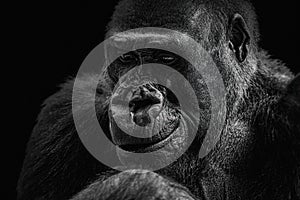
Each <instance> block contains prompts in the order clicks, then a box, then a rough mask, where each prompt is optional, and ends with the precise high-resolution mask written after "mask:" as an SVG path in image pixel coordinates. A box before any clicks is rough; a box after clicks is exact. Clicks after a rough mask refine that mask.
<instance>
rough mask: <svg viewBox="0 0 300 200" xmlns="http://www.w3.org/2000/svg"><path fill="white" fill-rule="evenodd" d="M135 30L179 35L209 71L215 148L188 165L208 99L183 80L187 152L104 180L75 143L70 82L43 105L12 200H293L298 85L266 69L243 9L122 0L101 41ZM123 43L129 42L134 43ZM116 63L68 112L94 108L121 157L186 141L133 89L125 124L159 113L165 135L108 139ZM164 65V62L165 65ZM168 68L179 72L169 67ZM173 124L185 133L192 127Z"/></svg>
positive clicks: (274, 66) (169, 109)
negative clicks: (221, 108)
mask: <svg viewBox="0 0 300 200" xmlns="http://www.w3.org/2000/svg"><path fill="white" fill-rule="evenodd" d="M143 26H144V27H147V26H148V27H164V28H169V29H173V30H177V31H180V32H182V33H186V34H188V35H189V36H190V37H192V38H194V39H195V40H196V41H197V42H199V43H200V44H201V45H202V46H203V47H204V48H205V49H206V51H207V52H209V54H210V55H211V57H212V58H213V60H214V62H215V63H216V64H217V67H218V69H219V70H220V73H221V74H222V77H223V79H224V84H225V87H226V100H227V115H226V123H225V125H224V128H223V130H222V133H221V138H220V140H219V141H218V143H217V145H216V146H215V148H214V149H213V150H212V151H211V152H210V153H209V154H208V155H207V156H205V157H204V158H202V159H200V158H199V157H198V152H199V149H200V146H201V142H202V141H203V136H204V135H205V131H206V129H207V126H208V121H209V117H210V111H209V110H210V106H211V104H210V98H209V94H208V92H207V88H206V87H205V83H203V81H201V76H200V75H199V74H201V73H198V72H197V71H189V70H183V72H182V73H186V75H187V77H188V78H189V81H190V82H191V84H192V85H193V86H194V87H195V88H197V90H196V91H195V93H196V95H197V98H198V100H199V102H201V108H202V112H203V115H201V119H200V125H199V127H198V128H199V129H198V134H197V136H196V138H195V140H194V141H193V143H192V145H191V146H190V147H189V149H188V151H186V153H185V154H184V155H182V156H181V157H180V158H179V159H178V160H176V162H174V163H172V164H171V165H169V166H167V167H165V168H163V169H160V170H157V171H155V172H150V171H147V170H138V169H132V170H127V171H124V172H119V171H117V170H112V169H110V168H109V167H107V166H105V165H103V164H101V163H99V162H98V161H97V160H96V159H95V158H93V157H92V156H91V155H90V154H89V153H88V151H87V150H86V149H85V147H84V146H83V145H82V143H81V141H80V139H79V137H78V135H77V133H76V129H75V126H74V122H73V118H72V108H71V101H72V89H73V81H72V80H70V81H68V82H67V83H66V84H64V85H63V86H62V89H61V90H60V91H59V92H58V93H56V94H54V95H53V96H51V97H50V98H49V99H47V100H46V101H45V103H44V108H43V110H42V111H41V114H40V115H39V118H38V123H37V125H36V126H35V128H34V130H33V133H32V136H31V139H30V141H29V144H28V148H27V155H26V158H25V161H24V165H23V170H22V173H21V176H20V179H19V183H18V197H19V199H76V200H78V199H209V200H211V199H243V200H247V199H249V200H250V199H251V200H253V199H273V200H276V199H280V200H286V199H293V200H296V199H298V198H299V197H300V196H299V195H300V190H299V187H300V184H299V182H300V181H299V173H300V170H299V158H300V155H299V154H300V153H299V152H300V123H299V118H300V76H299V75H297V76H294V75H293V74H292V73H291V72H289V70H288V68H286V67H285V66H284V65H283V64H282V63H280V62H279V61H276V60H271V59H269V57H268V55H267V53H266V52H265V51H263V50H261V49H260V48H259V47H258V46H257V42H258V32H257V28H256V21H255V13H254V12H253V10H252V7H251V6H250V5H249V3H248V2H247V1H245V2H244V1H242V0H241V1H233V0H232V1H225V0H224V1H223V0H220V1H209V2H206V3H204V2H202V1H201V0H199V1H190V0H188V1H184V2H181V1H177V0H175V1H169V0H166V1H158V0H152V1H145V0H127V1H126V0H124V1H122V2H121V3H120V4H119V5H118V6H117V8H116V11H115V13H114V15H113V17H112V22H111V23H110V25H109V31H108V33H107V37H110V36H113V35H114V34H116V33H118V32H122V31H126V30H129V29H132V28H139V27H143ZM129 36H130V37H131V38H132V37H133V38H134V39H138V37H139V35H135V34H134V33H132V34H129ZM174 39H175V40H176V39H178V38H174ZM122 59H123V60H121V62H119V63H115V65H116V66H117V67H113V66H111V67H109V68H108V69H107V71H106V73H104V75H103V77H102V78H101V80H98V79H97V78H96V77H95V76H93V75H92V74H91V75H89V76H87V77H84V78H83V79H82V80H81V81H82V87H81V88H78V90H79V91H80V92H81V94H82V97H83V99H84V100H85V101H86V102H87V106H86V107H85V108H82V110H80V109H79V110H78V112H83V113H86V112H89V110H90V109H91V107H92V106H96V111H97V117H98V120H99V123H100V124H101V126H102V127H103V129H104V130H105V132H106V133H108V137H109V138H110V139H111V140H112V141H113V142H114V143H115V144H116V145H119V146H122V145H123V146H124V148H126V147H127V148H128V149H129V150H131V151H148V150H151V149H152V148H157V146H155V144H156V143H157V142H159V141H160V140H162V138H164V137H168V136H169V135H170V134H171V135H175V136H174V138H173V140H170V141H169V144H171V143H172V142H174V141H175V139H176V138H177V139H178V138H183V139H184V138H186V137H187V135H188V133H187V132H186V131H185V130H186V129H182V130H177V129H176V119H178V115H180V114H178V113H177V112H176V111H178V109H180V108H178V104H177V103H176V100H174V98H170V96H168V95H167V93H168V91H167V89H166V88H162V87H159V86H155V85H154V86H153V85H151V86H146V85H140V87H139V88H137V89H136V93H135V94H134V95H133V96H132V97H131V104H130V106H129V107H130V109H131V111H132V121H131V122H130V123H132V124H133V123H137V124H139V125H140V126H144V125H147V124H149V123H151V120H152V121H153V119H154V118H155V117H157V116H159V113H160V112H158V111H162V113H165V115H164V116H163V117H162V119H163V120H160V121H164V120H165V121H164V126H166V130H167V131H166V132H164V133H162V136H161V137H154V136H153V132H154V128H153V129H149V132H146V133H145V134H146V135H148V136H153V138H150V139H149V138H148V139H132V138H128V136H125V135H124V133H122V131H120V130H119V129H118V125H117V124H116V123H115V122H114V121H113V119H112V115H113V113H111V112H110V111H109V109H108V104H109V100H110V99H111V98H113V97H115V96H118V93H117V94H113V89H114V85H115V83H116V81H117V80H118V75H117V74H120V73H121V71H122V69H126V67H127V68H128V67H133V66H134V65H136V64H137V63H135V64H133V63H132V61H133V60H131V57H127V58H126V57H123V58H122ZM151 59H155V57H154V56H151ZM166 60H167V61H168V62H169V61H170V59H169V58H168V56H167V58H166ZM163 61H164V59H163V60H162V62H163ZM171 61H173V59H172V56H171ZM128 62H129V63H128ZM169 64H170V63H169ZM170 65H172V67H177V66H180V67H183V69H187V68H188V67H189V66H188V65H187V64H186V63H185V64H184V63H181V62H180V61H179V60H176V61H175V62H171V64H170ZM95 83H96V84H98V89H97V94H96V105H92V104H89V103H88V102H89V100H90V96H91V91H90V90H89V86H90V85H92V84H95ZM145 99H146V100H147V103H145V101H144V100H145ZM149 99H150V101H149ZM199 106H200V105H199ZM116 113H118V112H116ZM182 117H183V121H184V122H185V123H189V122H190V121H192V118H184V116H182ZM110 124H111V128H110ZM162 125H163V124H162ZM128 126H129V127H130V124H128ZM173 129H175V131H173ZM129 141H131V143H132V144H130V143H129ZM151 142H152V143H151ZM137 144H140V145H137ZM153 144H154V145H153ZM130 145H131V146H130ZM178 148H180V147H178ZM176 150H178V149H176V148H175V149H171V150H170V152H168V153H170V154H171V153H172V152H176Z"/></svg>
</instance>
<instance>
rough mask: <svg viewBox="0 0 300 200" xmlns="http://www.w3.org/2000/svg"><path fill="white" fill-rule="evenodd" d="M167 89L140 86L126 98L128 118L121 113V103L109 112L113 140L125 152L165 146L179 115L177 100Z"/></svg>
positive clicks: (175, 128) (177, 125)
mask: <svg viewBox="0 0 300 200" xmlns="http://www.w3.org/2000/svg"><path fill="white" fill-rule="evenodd" d="M170 92H171V91H169V90H168V89H167V88H163V86H157V85H156V86H153V85H150V84H146V85H143V86H140V87H139V88H138V89H137V90H136V91H135V92H134V93H133V95H132V98H131V100H130V101H129V105H128V106H129V113H130V117H129V116H128V114H124V113H126V112H125V111H124V110H126V108H125V107H126V106H120V107H119V109H115V110H114V112H113V114H112V115H113V116H114V117H111V120H110V131H111V135H112V139H113V142H114V143H115V144H116V145H117V146H118V147H120V148H121V149H123V150H125V151H130V152H138V153H143V152H149V151H154V150H156V149H159V148H161V147H163V146H164V145H166V144H167V143H168V142H169V141H170V140H171V138H172V137H171V136H172V134H173V133H174V132H175V131H176V130H177V128H178V127H179V125H180V118H181V117H180V116H181V113H180V110H179V104H178V103H177V102H176V100H177V99H176V97H175V96H172V94H170ZM173 95H174V94H173ZM116 107H117V106H116ZM127 110H128V107H127ZM127 113H128V112H127ZM125 119H127V120H125ZM117 122H118V123H117ZM128 133H130V135H129V134H128ZM139 136H142V137H139Z"/></svg>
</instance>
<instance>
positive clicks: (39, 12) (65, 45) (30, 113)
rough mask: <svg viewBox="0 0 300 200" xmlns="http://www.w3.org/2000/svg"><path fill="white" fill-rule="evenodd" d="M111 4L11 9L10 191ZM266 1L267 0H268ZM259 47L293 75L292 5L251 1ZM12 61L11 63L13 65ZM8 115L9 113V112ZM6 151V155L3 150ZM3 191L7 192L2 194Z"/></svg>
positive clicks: (100, 32)
mask: <svg viewBox="0 0 300 200" xmlns="http://www.w3.org/2000/svg"><path fill="white" fill-rule="evenodd" d="M116 2H117V1H116V0H109V1H99V2H97V3H89V2H86V1H78V2H75V1H74V2H72V3H50V2H48V3H41V2H40V3H31V4H30V5H28V4H27V5H15V6H14V8H15V9H14V11H13V15H15V16H16V18H17V20H15V22H16V23H14V24H13V28H14V29H13V32H14V35H16V36H15V41H17V44H14V45H11V47H12V48H13V49H14V52H15V53H17V54H15V53H14V55H16V57H14V60H12V62H11V63H13V66H12V67H13V70H16V74H17V75H16V78H15V76H14V78H11V77H10V80H12V79H17V80H15V81H14V80H13V81H14V82H17V84H16V85H14V88H12V90H13V92H14V93H15V94H16V97H14V100H15V101H16V102H14V105H13V107H17V109H15V111H14V112H13V113H10V114H12V115H13V117H12V118H10V119H12V121H13V122H12V124H11V126H10V130H9V134H11V135H10V136H12V138H13V143H12V146H13V147H14V148H12V149H13V150H12V151H9V152H10V154H9V158H10V160H11V161H10V163H11V164H12V166H13V167H12V168H13V169H14V172H13V173H12V174H10V181H12V183H13V188H12V190H13V191H14V188H15V187H16V182H17V179H18V176H19V173H20V169H21V166H22V162H23V158H24V153H25V146H26V142H27V140H28V137H29V135H30V132H31V130H32V128H33V126H34V124H35V120H36V117H37V115H38V113H39V111H40V105H41V104H42V102H43V100H44V99H45V98H47V97H48V96H49V95H51V94H53V93H54V92H55V91H57V89H58V87H57V86H58V85H59V84H61V83H63V82H64V80H66V78H67V77H69V76H75V75H76V70H78V68H79V67H80V64H81V63H82V61H83V60H84V58H85V57H86V56H87V55H88V53H89V52H90V51H91V50H92V49H93V48H94V47H95V46H96V45H98V44H99V43H101V42H102V41H103V39H104V38H103V37H104V33H105V26H106V24H107V22H108V21H109V19H110V16H111V15H112V13H113V10H114V6H115V4H116ZM269 2H271V1H269ZM254 5H255V7H256V10H257V14H258V16H259V18H258V20H259V23H260V32H261V46H262V47H263V48H264V49H266V50H268V51H269V53H270V54H271V55H272V58H278V59H281V60H282V61H283V62H284V63H286V64H287V66H289V67H290V69H291V70H292V71H293V72H295V73H298V72H299V71H300V69H299V67H298V65H297V64H298V63H297V61H298V59H299V57H298V51H297V50H298V48H297V47H298V45H299V37H298V36H299V29H298V27H297V25H298V19H299V11H298V6H297V1H293V2H292V1H289V2H288V4H284V3H283V2H282V1H278V2H276V1H272V3H267V2H266V1H258V0H257V1H256V2H254ZM15 63H17V64H15ZM11 112H12V111H11ZM5 153H6V152H5ZM11 158H12V159H11ZM7 192H8V191H7Z"/></svg>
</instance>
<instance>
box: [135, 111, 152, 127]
mask: <svg viewBox="0 0 300 200" xmlns="http://www.w3.org/2000/svg"><path fill="white" fill-rule="evenodd" d="M133 122H134V123H136V124H137V125H139V126H142V127H145V126H147V125H148V124H150V123H151V118H150V116H149V114H148V113H146V112H139V113H136V114H134V116H133Z"/></svg>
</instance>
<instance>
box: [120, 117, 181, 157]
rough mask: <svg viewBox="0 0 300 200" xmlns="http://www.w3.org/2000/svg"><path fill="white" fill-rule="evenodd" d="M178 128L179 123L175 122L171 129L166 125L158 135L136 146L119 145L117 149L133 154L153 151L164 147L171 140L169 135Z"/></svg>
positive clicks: (132, 144)
mask: <svg viewBox="0 0 300 200" xmlns="http://www.w3.org/2000/svg"><path fill="white" fill-rule="evenodd" d="M178 126H179V122H176V123H175V124H174V125H173V126H172V127H170V126H167V125H166V126H165V127H164V128H163V130H162V131H161V132H160V133H159V134H157V135H154V136H152V137H151V138H149V139H148V140H146V139H145V141H143V142H139V143H136V144H134V143H131V144H130V143H129V144H123V145H119V147H120V148H121V149H123V150H125V151H130V152H135V153H145V152H151V151H155V150H157V149H160V148H161V147H163V146H164V145H166V144H167V143H168V142H169V141H170V140H171V138H172V137H171V135H172V134H173V132H175V131H176V129H177V128H178Z"/></svg>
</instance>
